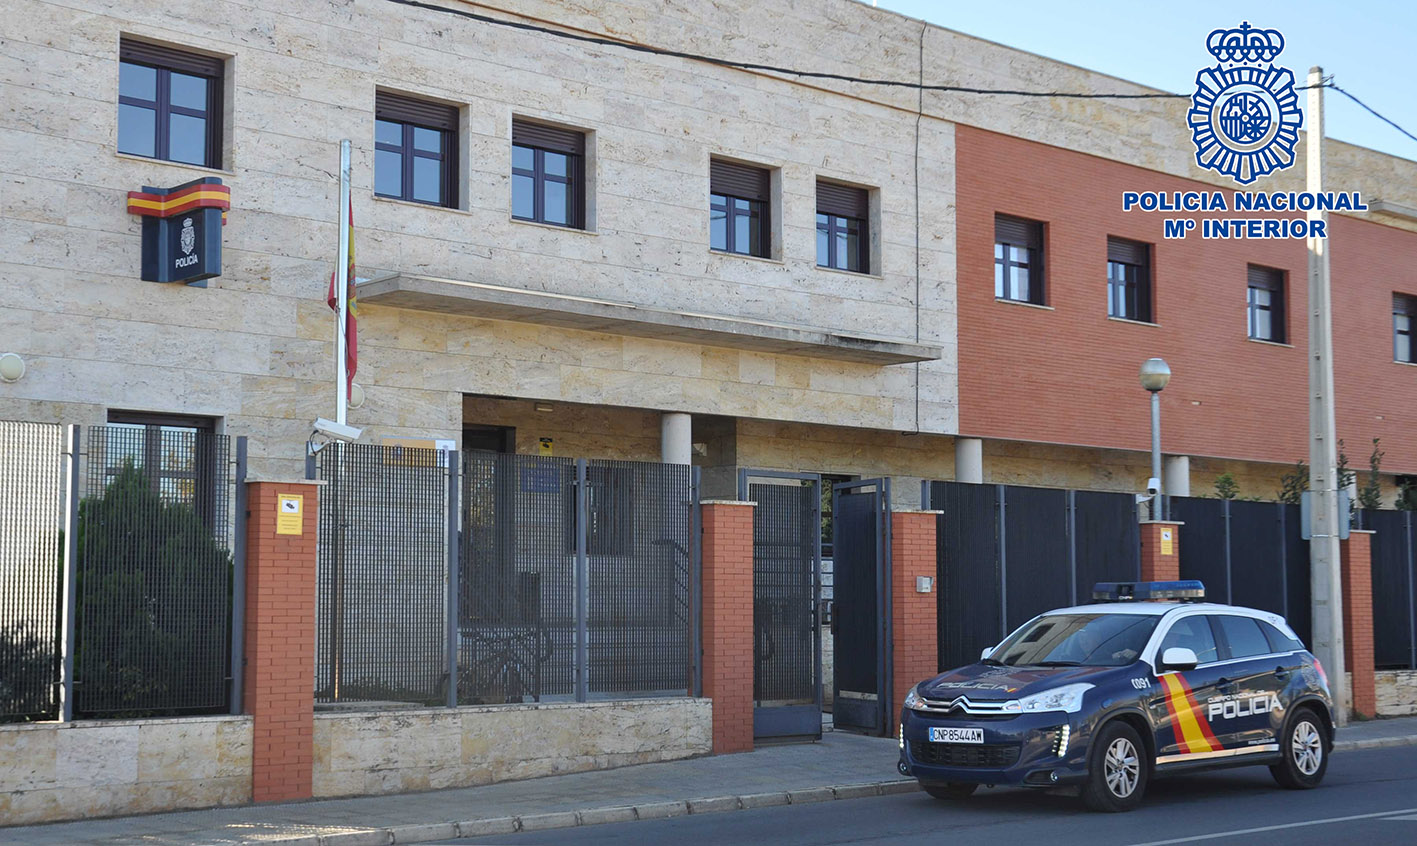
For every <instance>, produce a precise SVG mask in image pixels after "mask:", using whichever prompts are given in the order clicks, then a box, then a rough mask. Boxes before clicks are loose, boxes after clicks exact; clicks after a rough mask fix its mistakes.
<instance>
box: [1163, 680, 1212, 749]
mask: <svg viewBox="0 0 1417 846" xmlns="http://www.w3.org/2000/svg"><path fill="white" fill-rule="evenodd" d="M1161 685H1162V687H1164V688H1165V689H1166V710H1167V712H1168V713H1169V714H1170V716H1171V727H1172V729H1173V730H1174V731H1175V732H1176V744H1177V745H1178V746H1180V748H1181V751H1182V752H1185V753H1188V754H1189V753H1195V752H1217V751H1219V750H1220V741H1218V740H1216V739H1215V733H1214V732H1212V731H1211V730H1210V721H1209V720H1206V719H1205V718H1204V717H1203V716H1202V715H1201V709H1200V705H1199V704H1197V703H1196V698H1195V695H1194V694H1192V693H1191V688H1190V685H1188V684H1186V680H1185V679H1183V678H1181V675H1180V673H1167V674H1166V675H1164V676H1162V677H1161Z"/></svg>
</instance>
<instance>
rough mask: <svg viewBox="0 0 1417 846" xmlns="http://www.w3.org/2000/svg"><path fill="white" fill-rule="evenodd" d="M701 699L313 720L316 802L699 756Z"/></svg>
mask: <svg viewBox="0 0 1417 846" xmlns="http://www.w3.org/2000/svg"><path fill="white" fill-rule="evenodd" d="M711 712H712V706H711V703H710V702H709V701H708V700H707V699H690V698H679V699H643V700H629V701H623V700H622V701H616V702H591V703H565V704H540V705H498V706H474V707H463V708H456V709H450V708H426V709H414V710H406V711H405V710H400V711H387V712H373V713H369V712H365V713H357V714H345V713H329V712H327V713H317V714H316V715H315V772H314V790H315V796H317V797H321V796H355V795H361V794H377V793H399V792H403V791H409V790H436V789H438V788H443V787H466V786H469V785H477V784H488V783H490V782H494V781H509V780H512V779H519V778H534V777H537V776H544V775H553V774H557V773H571V772H580V771H583V770H593V769H605V768H608V767H620V766H625V765H627V764H645V763H650V762H653V761H668V760H673V759H676V758H688V757H692V756H695V755H706V754H708V752H709V749H710V742H711V738H710V734H711V731H712V713H711Z"/></svg>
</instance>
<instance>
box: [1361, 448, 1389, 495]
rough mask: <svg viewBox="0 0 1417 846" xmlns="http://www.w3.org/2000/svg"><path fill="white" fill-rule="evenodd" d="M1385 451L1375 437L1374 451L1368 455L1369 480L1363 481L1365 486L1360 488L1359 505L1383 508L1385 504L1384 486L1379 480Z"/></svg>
mask: <svg viewBox="0 0 1417 846" xmlns="http://www.w3.org/2000/svg"><path fill="white" fill-rule="evenodd" d="M1386 454H1387V453H1385V452H1383V451H1382V449H1380V447H1379V443H1378V439H1377V438H1373V453H1372V455H1370V456H1368V480H1367V481H1366V482H1364V483H1363V487H1361V488H1359V489H1358V506H1359V507H1360V508H1364V509H1369V510H1371V509H1375V508H1381V507H1382V504H1383V488H1382V484H1381V483H1380V482H1379V481H1378V472H1379V470H1381V469H1382V466H1383V456H1384V455H1386Z"/></svg>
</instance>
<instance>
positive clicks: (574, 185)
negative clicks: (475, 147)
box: [512, 120, 585, 229]
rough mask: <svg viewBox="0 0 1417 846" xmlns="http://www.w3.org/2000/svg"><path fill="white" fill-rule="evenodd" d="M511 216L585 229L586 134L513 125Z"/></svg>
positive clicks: (514, 123)
mask: <svg viewBox="0 0 1417 846" xmlns="http://www.w3.org/2000/svg"><path fill="white" fill-rule="evenodd" d="M512 217H514V218H516V219H517V220H530V221H534V222H536V223H549V224H551V225H553V226H565V227H567V228H570V229H584V228H585V134H584V133H581V132H576V131H575V130H572V129H558V128H557V127H554V126H543V125H541V124H538V123H528V122H526V121H522V120H513V121H512Z"/></svg>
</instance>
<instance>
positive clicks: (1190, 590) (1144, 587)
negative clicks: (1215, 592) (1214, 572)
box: [1092, 579, 1205, 602]
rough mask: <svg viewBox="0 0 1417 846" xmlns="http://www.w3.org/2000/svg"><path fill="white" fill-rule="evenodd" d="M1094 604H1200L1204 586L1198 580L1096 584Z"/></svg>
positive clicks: (1093, 590) (1093, 592)
mask: <svg viewBox="0 0 1417 846" xmlns="http://www.w3.org/2000/svg"><path fill="white" fill-rule="evenodd" d="M1092 599H1093V601H1094V602H1138V601H1153V602H1154V601H1157V600H1165V599H1170V600H1179V601H1181V602H1200V601H1201V600H1203V599H1205V585H1204V584H1202V583H1201V582H1200V580H1198V579H1182V580H1180V581H1173V582H1098V583H1097V584H1095V585H1093V586H1092Z"/></svg>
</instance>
